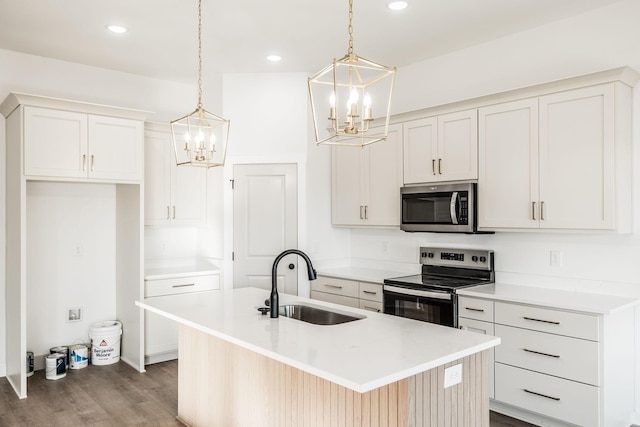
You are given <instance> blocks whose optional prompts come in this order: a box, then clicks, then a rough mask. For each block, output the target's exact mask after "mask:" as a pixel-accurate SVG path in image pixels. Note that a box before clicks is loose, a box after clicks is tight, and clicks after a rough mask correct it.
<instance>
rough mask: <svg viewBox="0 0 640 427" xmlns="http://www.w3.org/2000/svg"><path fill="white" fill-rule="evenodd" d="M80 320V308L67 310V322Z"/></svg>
mask: <svg viewBox="0 0 640 427" xmlns="http://www.w3.org/2000/svg"><path fill="white" fill-rule="evenodd" d="M81 320H82V308H80V307H74V308H67V322H79V321H81Z"/></svg>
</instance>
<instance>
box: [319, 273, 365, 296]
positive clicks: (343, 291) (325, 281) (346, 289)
mask: <svg viewBox="0 0 640 427" xmlns="http://www.w3.org/2000/svg"><path fill="white" fill-rule="evenodd" d="M311 290H312V291H317V292H326V293H328V294H334V295H342V296H345V297H352V298H358V293H359V286H358V282H355V281H353V280H346V279H335V278H333V277H323V276H318V279H317V280H314V281H312V282H311Z"/></svg>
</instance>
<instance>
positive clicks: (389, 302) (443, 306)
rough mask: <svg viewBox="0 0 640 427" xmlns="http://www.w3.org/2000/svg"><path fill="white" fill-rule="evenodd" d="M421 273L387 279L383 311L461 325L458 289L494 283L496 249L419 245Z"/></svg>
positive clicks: (447, 324)
mask: <svg viewBox="0 0 640 427" xmlns="http://www.w3.org/2000/svg"><path fill="white" fill-rule="evenodd" d="M420 263H421V264H422V274H416V275H412V276H403V277H395V278H391V279H385V280H384V287H383V294H384V312H385V313H387V314H393V315H396V316H401V317H409V318H411V319H417V320H422V321H425V322H431V323H438V324H441V325H446V326H452V327H454V328H457V327H458V294H457V291H458V290H459V289H462V288H468V287H470V286H477V285H484V284H487V283H493V281H494V275H495V272H494V267H493V251H488V250H479V249H449V248H431V247H421V248H420Z"/></svg>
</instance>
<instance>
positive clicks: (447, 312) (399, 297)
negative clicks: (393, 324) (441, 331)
mask: <svg viewBox="0 0 640 427" xmlns="http://www.w3.org/2000/svg"><path fill="white" fill-rule="evenodd" d="M383 294H384V312H385V313H386V314H393V315H394V316H400V317H408V318H410V319H416V320H421V321H423V322H430V323H437V324H439V325H445V326H452V327H457V322H458V315H457V313H456V297H457V296H456V294H454V293H451V292H447V291H437V290H419V289H411V288H404V287H400V286H393V285H384V290H383Z"/></svg>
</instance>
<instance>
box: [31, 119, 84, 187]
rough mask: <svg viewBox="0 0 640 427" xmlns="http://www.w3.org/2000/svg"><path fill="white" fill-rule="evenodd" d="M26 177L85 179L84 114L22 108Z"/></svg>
mask: <svg viewBox="0 0 640 427" xmlns="http://www.w3.org/2000/svg"><path fill="white" fill-rule="evenodd" d="M24 158H25V164H24V173H25V175H37V176H53V177H69V178H84V177H86V176H87V161H88V158H87V115H86V114H81V113H72V112H69V111H60V110H49V109H46V108H36V107H24Z"/></svg>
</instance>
